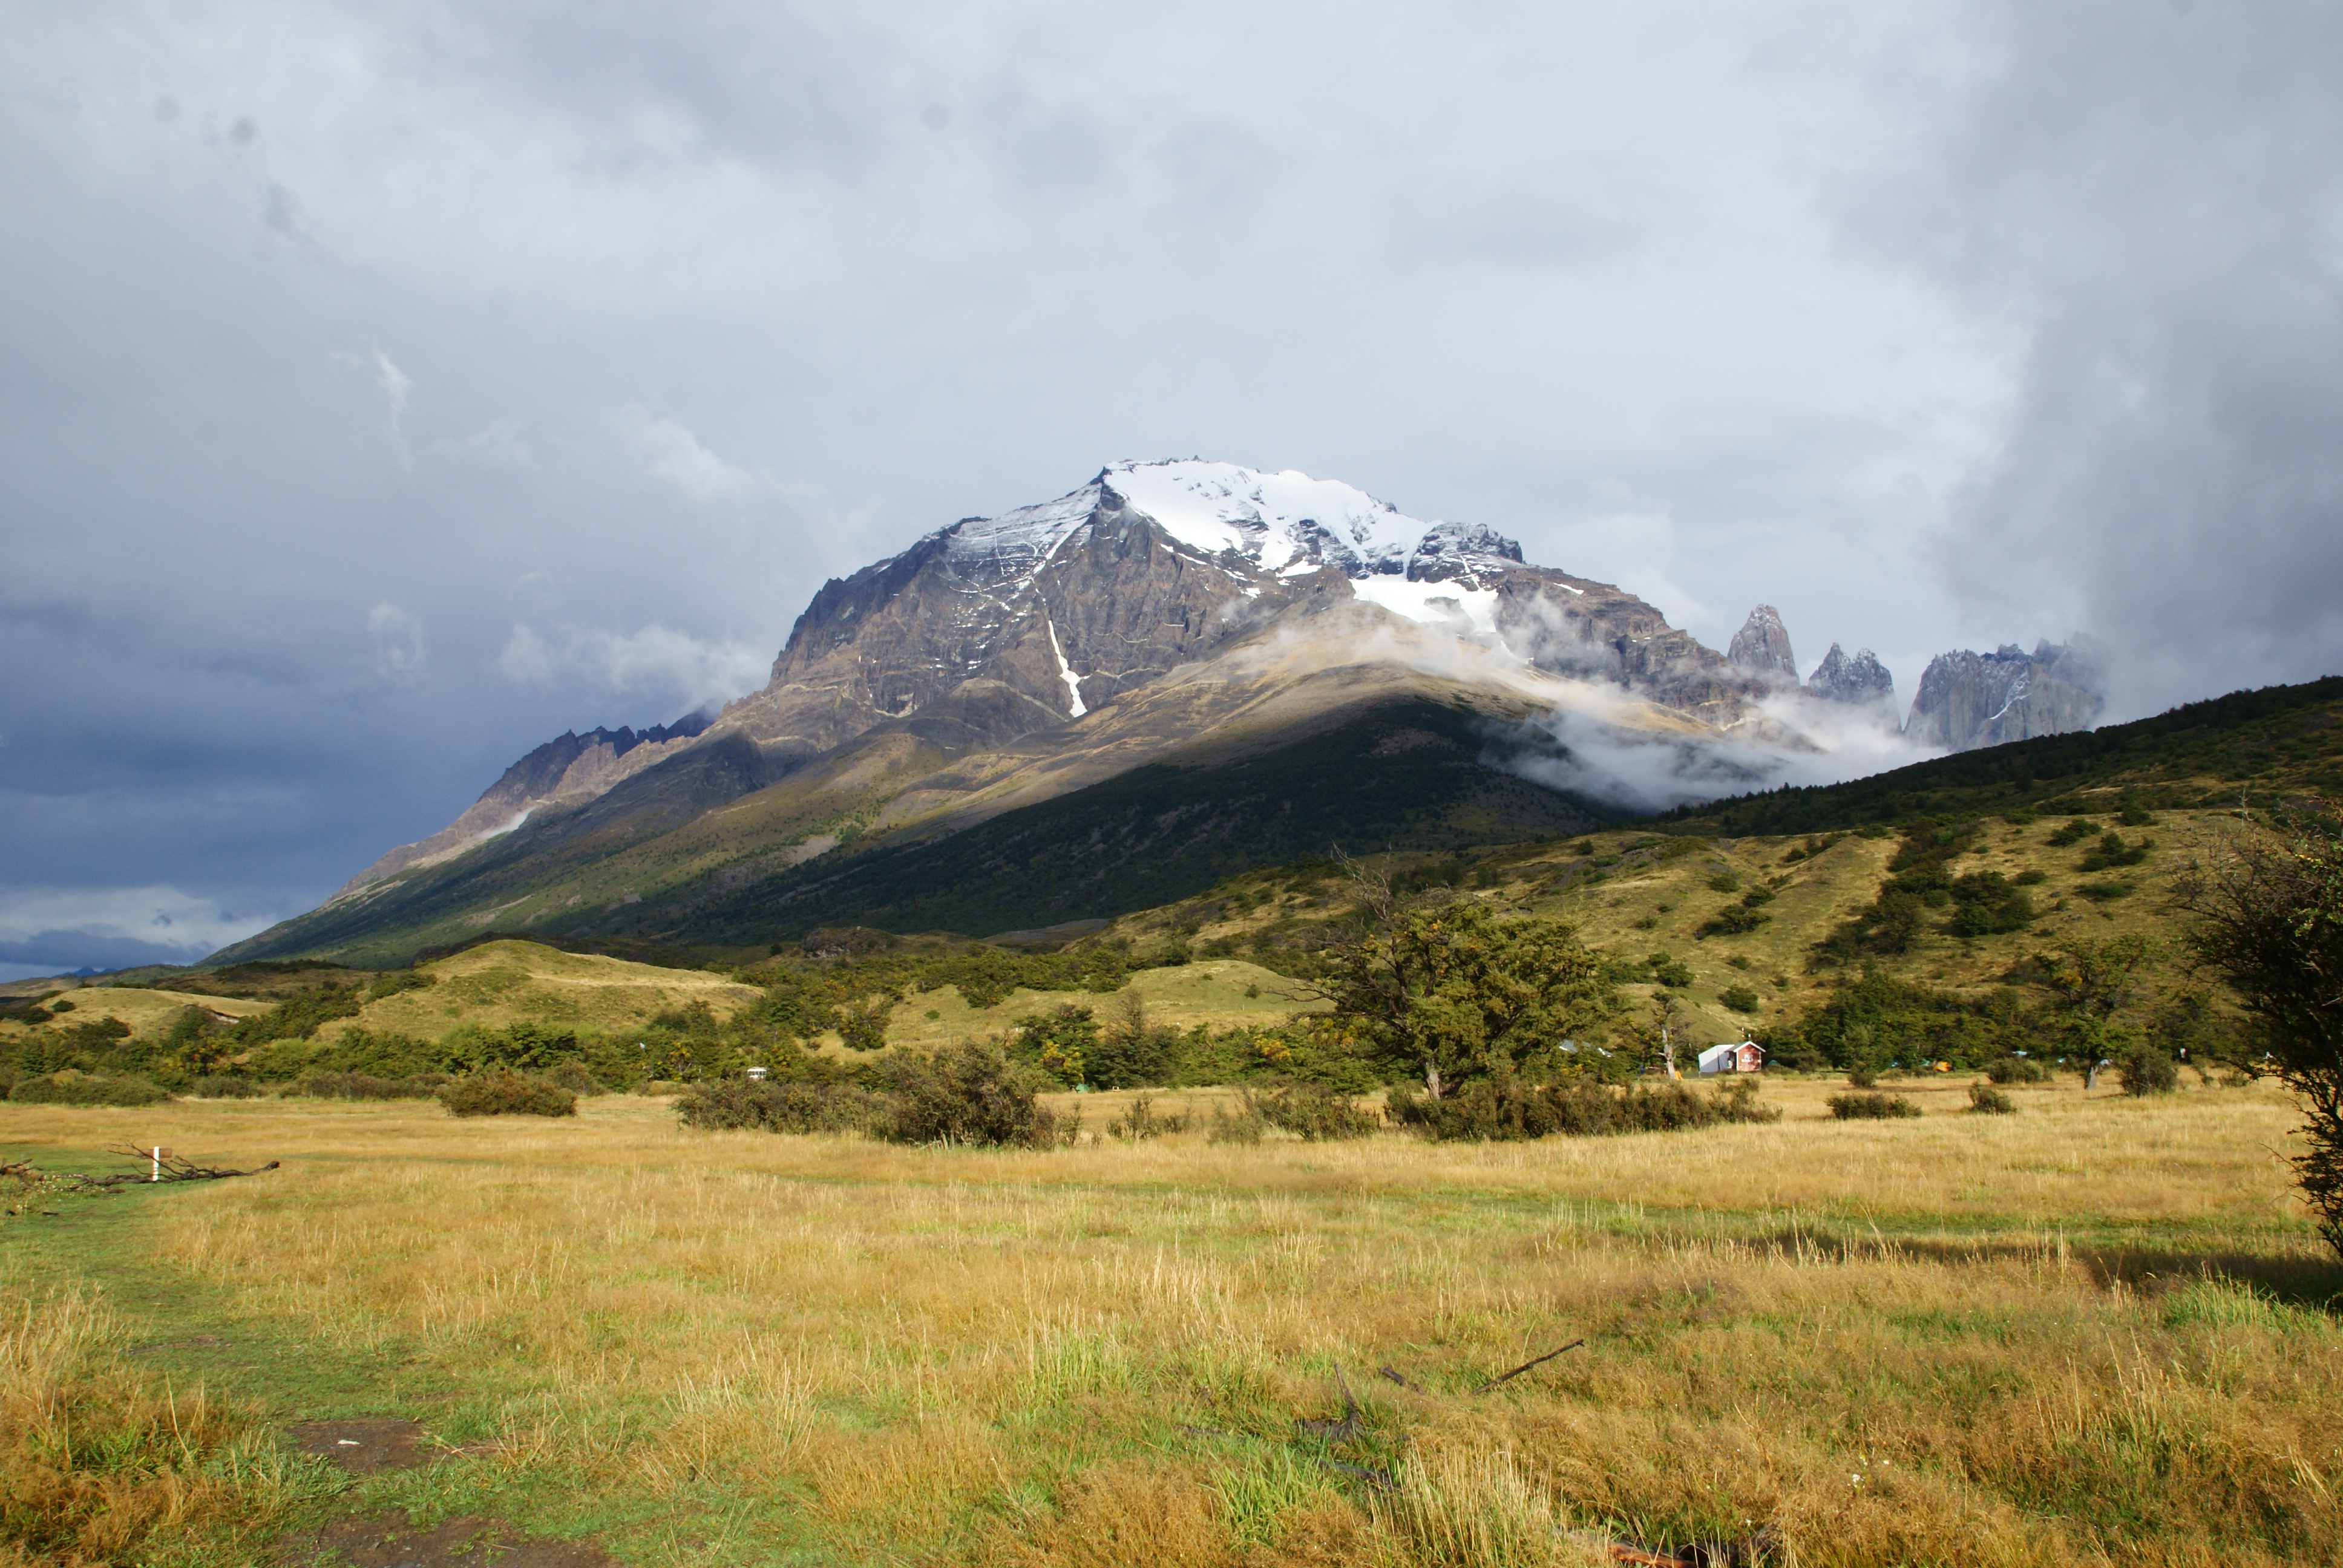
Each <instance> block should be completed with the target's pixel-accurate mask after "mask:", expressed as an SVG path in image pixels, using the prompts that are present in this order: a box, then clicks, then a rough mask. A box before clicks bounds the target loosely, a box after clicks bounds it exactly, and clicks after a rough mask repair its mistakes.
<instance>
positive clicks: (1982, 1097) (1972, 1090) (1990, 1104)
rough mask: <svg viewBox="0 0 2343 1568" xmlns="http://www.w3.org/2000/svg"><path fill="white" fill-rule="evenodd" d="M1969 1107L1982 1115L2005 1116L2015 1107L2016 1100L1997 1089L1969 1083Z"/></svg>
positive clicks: (2014, 1109)
mask: <svg viewBox="0 0 2343 1568" xmlns="http://www.w3.org/2000/svg"><path fill="white" fill-rule="evenodd" d="M1969 1109H1970V1110H1971V1111H1976V1112H1977V1113H1978V1114H1979V1115H1982V1116H2007V1115H2009V1114H2010V1113H2011V1112H2012V1111H2016V1109H2017V1101H2015V1100H2012V1099H2011V1098H2010V1097H2009V1096H2008V1095H2006V1094H2004V1093H2003V1092H2002V1091H2000V1090H1998V1089H1995V1088H1992V1087H1991V1086H1989V1085H1986V1084H1983V1083H1972V1084H1970V1085H1969Z"/></svg>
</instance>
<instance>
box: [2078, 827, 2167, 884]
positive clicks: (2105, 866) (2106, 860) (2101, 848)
mask: <svg viewBox="0 0 2343 1568" xmlns="http://www.w3.org/2000/svg"><path fill="white" fill-rule="evenodd" d="M2155 847H2156V840H2155V839H2141V840H2139V842H2137V844H2127V843H2125V842H2124V836H2123V835H2122V834H2121V833H2105V834H2102V835H2100V838H2099V842H2098V845H2097V848H2095V849H2092V850H2091V851H2090V852H2089V853H2088V854H2087V855H2085V856H2084V857H2083V859H2082V867H2081V869H2082V870H2083V872H2084V873H2085V874H2086V875H2088V874H2089V873H2091V872H2093V871H2109V870H2113V869H2116V868H2117V867H2118V866H2137V865H2138V864H2139V863H2140V862H2141V861H2142V860H2145V859H2147V852H2148V851H2149V850H2150V849H2154V848H2155Z"/></svg>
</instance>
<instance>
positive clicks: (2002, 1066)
mask: <svg viewBox="0 0 2343 1568" xmlns="http://www.w3.org/2000/svg"><path fill="white" fill-rule="evenodd" d="M1985 1075H1986V1077H1987V1078H1989V1079H1991V1080H1993V1081H1995V1082H1996V1083H2040V1082H2043V1081H2045V1080H2046V1079H2048V1078H2049V1076H2050V1070H2049V1069H2048V1068H2046V1067H2045V1066H2043V1065H2042V1063H2040V1062H2038V1061H2036V1060H2033V1059H2032V1058H2031V1057H2025V1056H2003V1057H1996V1058H1995V1059H1994V1060H1991V1061H1989V1062H1987V1063H1986V1069H1985Z"/></svg>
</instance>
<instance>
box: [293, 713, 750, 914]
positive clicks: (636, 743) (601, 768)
mask: <svg viewBox="0 0 2343 1568" xmlns="http://www.w3.org/2000/svg"><path fill="white" fill-rule="evenodd" d="M707 728H708V718H707V716H706V715H704V714H698V713H694V714H687V715H685V716H684V717H683V718H681V719H677V720H676V721H675V722H674V723H672V724H654V725H652V726H651V727H650V728H649V729H645V730H642V731H640V732H637V731H636V730H634V729H628V727H626V726H625V725H620V726H619V727H618V729H589V730H588V731H587V732H586V733H585V734H583V735H579V734H578V733H577V732H576V731H574V730H573V731H570V732H568V733H566V734H563V735H559V736H557V737H555V738H554V739H551V740H548V741H547V742H546V743H545V744H544V745H542V746H540V747H538V749H536V750H534V751H532V752H530V753H529V754H528V756H526V757H524V758H522V759H520V760H519V761H518V762H516V763H514V764H513V765H512V766H511V767H509V768H508V769H505V771H504V776H503V777H502V778H500V779H498V780H497V781H496V782H495V783H493V784H491V785H489V786H488V789H487V790H485V791H484V792H483V793H482V794H481V796H480V798H479V799H478V800H475V801H473V802H472V804H471V805H470V806H469V807H468V808H466V809H465V811H464V814H463V815H462V816H460V817H458V818H457V819H455V820H454V821H453V822H450V823H448V824H447V826H446V827H445V828H442V829H439V831H437V833H434V834H432V835H431V837H429V838H428V839H421V840H419V841H417V842H416V843H413V844H402V845H400V846H399V847H398V848H397V849H393V850H391V851H390V852H389V853H388V854H387V855H385V856H383V858H382V859H379V860H377V861H376V862H375V863H374V864H373V865H371V866H368V867H367V869H365V870H363V871H360V872H359V873H358V874H357V876H355V877H353V878H351V879H349V880H348V881H347V882H345V883H344V884H343V885H342V887H341V889H340V890H339V891H337V893H335V895H334V896H335V897H336V898H337V899H338V898H342V897H345V896H347V894H350V893H353V892H355V891H357V890H358V889H360V888H363V887H365V886H367V884H368V883H370V882H378V881H380V880H381V879H383V878H385V877H387V876H389V875H390V874H391V873H393V872H394V871H398V870H402V869H407V868H408V867H420V866H430V865H436V864H437V863H438V862H439V861H441V860H444V859H447V857H449V856H450V855H458V854H461V853H462V852H463V851H464V850H466V849H470V848H471V847H472V846H473V845H475V844H478V843H480V842H482V841H484V840H486V839H493V838H497V837H498V836H499V835H501V834H505V833H509V832H511V831H513V829H517V828H518V827H519V826H520V825H521V824H522V823H524V822H526V821H528V818H529V814H530V813H531V812H533V811H536V810H538V809H539V808H541V807H546V806H560V805H571V804H577V803H581V802H584V801H588V800H591V799H595V798H596V797H597V796H599V795H603V794H606V793H608V791H609V790H610V789H611V788H612V787H613V786H615V785H617V784H618V783H619V782H621V781H622V780H624V779H629V778H632V777H633V776H634V775H635V774H638V773H640V772H641V771H643V770H644V769H647V768H650V767H653V766H655V765H656V764H658V763H659V762H663V761H665V760H666V759H668V758H669V757H671V756H673V755H674V754H675V753H676V751H678V750H679V749H681V747H682V744H683V743H684V742H686V741H689V740H690V739H693V738H694V737H696V736H698V735H699V734H700V733H701V732H702V731H703V730H705V729H707Z"/></svg>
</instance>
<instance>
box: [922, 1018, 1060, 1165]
mask: <svg viewBox="0 0 2343 1568" xmlns="http://www.w3.org/2000/svg"><path fill="white" fill-rule="evenodd" d="M877 1073H878V1077H879V1080H880V1083H881V1085H882V1086H883V1090H884V1093H885V1098H886V1101H887V1117H886V1121H885V1123H884V1125H883V1126H882V1127H881V1128H880V1136H882V1137H885V1138H887V1139H889V1140H890V1141H894V1142H897V1143H980V1144H1013V1145H1018V1146H1021V1147H1025V1148H1035V1149H1042V1148H1048V1147H1049V1146H1051V1144H1054V1143H1058V1142H1061V1141H1071V1137H1072V1132H1073V1128H1072V1127H1071V1126H1067V1125H1061V1121H1060V1120H1059V1119H1058V1118H1057V1117H1054V1116H1052V1115H1051V1112H1050V1111H1049V1110H1048V1109H1047V1108H1046V1107H1044V1106H1043V1105H1042V1104H1041V1101H1040V1099H1039V1095H1040V1093H1041V1091H1042V1090H1044V1089H1046V1088H1048V1087H1050V1085H1049V1082H1048V1081H1047V1080H1045V1079H1043V1078H1042V1077H1041V1075H1040V1074H1039V1073H1038V1072H1036V1071H1034V1070H1032V1069H1031V1068H1028V1067H1025V1066H1023V1065H1021V1064H1020V1063H1018V1062H1013V1061H1011V1060H1009V1058H1008V1056H1007V1054H1006V1053H1005V1052H1003V1051H1002V1050H1000V1049H999V1048H998V1047H996V1046H989V1045H977V1044H972V1043H971V1044H967V1045H960V1046H954V1047H952V1048H951V1049H950V1050H940V1051H938V1052H937V1053H936V1054H934V1055H933V1056H921V1055H919V1054H918V1053H916V1052H912V1051H902V1052H900V1053H898V1054H896V1055H894V1056H890V1057H888V1058H887V1059H886V1060H882V1061H880V1063H879V1064H878V1067H877Z"/></svg>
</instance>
